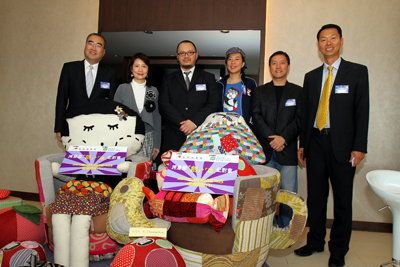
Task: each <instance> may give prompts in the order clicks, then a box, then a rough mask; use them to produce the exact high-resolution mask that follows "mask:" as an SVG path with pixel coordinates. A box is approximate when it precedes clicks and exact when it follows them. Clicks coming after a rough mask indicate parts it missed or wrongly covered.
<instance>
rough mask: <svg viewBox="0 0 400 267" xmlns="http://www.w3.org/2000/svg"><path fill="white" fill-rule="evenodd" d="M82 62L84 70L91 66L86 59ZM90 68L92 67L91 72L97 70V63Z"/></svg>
mask: <svg viewBox="0 0 400 267" xmlns="http://www.w3.org/2000/svg"><path fill="white" fill-rule="evenodd" d="M83 62H84V64H85V70H86V69H87V68H89V65H91V64H90V63H89V62H88V61H87V60H86V59H85V60H84V61H83ZM92 66H93V70H97V68H98V67H99V63H96V64H93V65H92Z"/></svg>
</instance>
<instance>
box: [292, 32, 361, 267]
mask: <svg viewBox="0 0 400 267" xmlns="http://www.w3.org/2000/svg"><path fill="white" fill-rule="evenodd" d="M317 40H318V48H319V51H320V52H321V54H322V56H323V60H324V64H323V65H322V66H321V67H318V68H316V69H315V70H312V71H311V72H309V73H307V74H306V75H305V77H304V86H303V91H304V96H303V99H304V117H303V118H302V133H301V137H300V149H299V151H298V158H299V161H300V162H301V163H302V164H305V163H306V162H305V161H307V192H308V198H307V205H308V225H309V227H310V231H309V232H308V235H307V245H305V246H304V247H302V248H299V249H297V250H295V254H297V255H299V256H309V255H311V254H313V253H314V252H321V251H323V250H324V244H325V234H326V228H325V224H326V209H327V208H326V206H327V198H328V194H329V181H330V183H331V186H332V191H333V200H334V221H333V225H332V229H331V233H330V240H329V251H330V254H331V255H330V258H329V263H328V264H329V266H332V267H334V266H344V264H345V261H344V257H345V255H346V253H347V251H348V250H349V242H350V236H351V225H352V197H353V179H354V174H355V170H356V166H357V165H358V164H359V163H360V162H361V161H362V160H363V159H364V156H365V153H367V137H368V117H369V85H368V70H367V67H365V66H363V65H359V64H356V63H352V62H348V61H345V60H344V59H342V58H341V57H340V50H341V48H342V46H343V38H342V30H341V28H340V27H339V26H337V25H335V24H328V25H325V26H323V27H322V28H321V29H320V30H319V32H318V34H317Z"/></svg>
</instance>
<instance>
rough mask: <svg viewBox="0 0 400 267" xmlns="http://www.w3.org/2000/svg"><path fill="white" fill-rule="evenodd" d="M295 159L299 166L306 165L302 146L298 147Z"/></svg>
mask: <svg viewBox="0 0 400 267" xmlns="http://www.w3.org/2000/svg"><path fill="white" fill-rule="evenodd" d="M297 159H298V160H299V165H300V167H301V168H304V167H306V159H305V158H304V148H302V147H300V148H299V149H298V150H297Z"/></svg>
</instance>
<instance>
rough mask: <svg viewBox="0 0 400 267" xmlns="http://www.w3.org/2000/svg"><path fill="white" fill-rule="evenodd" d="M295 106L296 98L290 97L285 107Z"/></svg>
mask: <svg viewBox="0 0 400 267" xmlns="http://www.w3.org/2000/svg"><path fill="white" fill-rule="evenodd" d="M293 106H296V99H295V98H290V99H288V100H286V102H285V107H293Z"/></svg>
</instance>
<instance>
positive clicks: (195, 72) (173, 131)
mask: <svg viewBox="0 0 400 267" xmlns="http://www.w3.org/2000/svg"><path fill="white" fill-rule="evenodd" d="M176 54H177V59H178V62H179V65H180V69H179V70H178V71H176V72H174V73H171V74H170V75H168V76H167V77H166V78H165V80H164V82H163V86H162V87H161V90H160V98H159V106H160V114H161V116H162V119H163V124H164V132H163V134H162V140H163V141H162V145H161V152H162V153H163V152H165V151H168V150H170V149H173V150H179V148H180V147H181V146H182V144H183V143H184V141H185V140H186V136H187V135H189V134H190V133H192V132H193V131H194V130H195V129H196V127H197V126H199V125H200V124H201V123H202V122H203V121H204V120H205V118H206V117H207V116H208V115H210V114H211V113H213V112H216V111H218V109H219V107H220V105H221V102H220V101H221V94H220V92H219V90H218V89H217V85H216V81H215V77H214V75H213V74H211V73H208V72H206V71H203V70H200V69H198V68H196V67H195V64H196V61H197V57H198V54H197V49H196V46H195V44H194V43H193V42H191V41H189V40H184V41H181V42H180V43H179V44H178V46H177V48H176Z"/></svg>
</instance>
